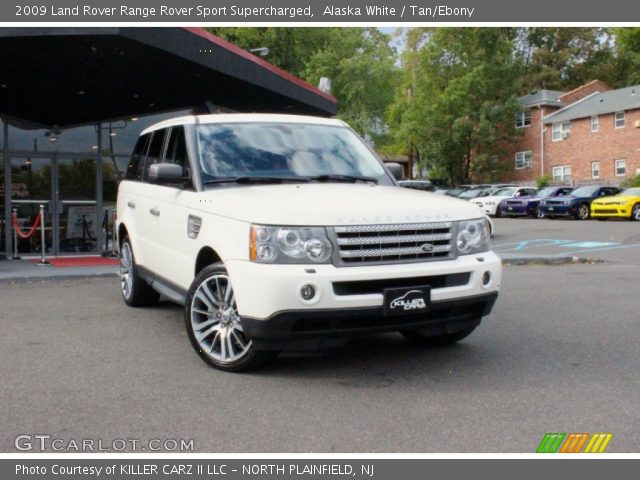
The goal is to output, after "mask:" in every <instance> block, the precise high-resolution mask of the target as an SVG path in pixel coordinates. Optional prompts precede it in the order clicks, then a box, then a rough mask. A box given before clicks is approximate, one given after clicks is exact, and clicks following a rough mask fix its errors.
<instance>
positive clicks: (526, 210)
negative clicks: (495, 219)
mask: <svg viewBox="0 0 640 480" xmlns="http://www.w3.org/2000/svg"><path fill="white" fill-rule="evenodd" d="M534 210H535V206H533V207H529V206H527V205H501V206H500V213H501V214H502V215H503V216H505V217H523V216H524V217H526V216H529V215H532V214H533V211H534Z"/></svg>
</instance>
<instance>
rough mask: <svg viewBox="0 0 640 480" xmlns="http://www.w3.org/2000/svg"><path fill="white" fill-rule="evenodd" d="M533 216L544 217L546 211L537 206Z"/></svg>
mask: <svg viewBox="0 0 640 480" xmlns="http://www.w3.org/2000/svg"><path fill="white" fill-rule="evenodd" d="M533 218H544V212H543V211H542V210H541V209H540V208H539V207H536V209H535V211H534V212H533Z"/></svg>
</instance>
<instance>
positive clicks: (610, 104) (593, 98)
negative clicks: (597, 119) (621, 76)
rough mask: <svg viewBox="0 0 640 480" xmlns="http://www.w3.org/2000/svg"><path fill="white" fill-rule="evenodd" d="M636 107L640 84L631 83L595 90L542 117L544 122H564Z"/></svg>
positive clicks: (638, 106)
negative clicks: (624, 86)
mask: <svg viewBox="0 0 640 480" xmlns="http://www.w3.org/2000/svg"><path fill="white" fill-rule="evenodd" d="M637 108H640V85H633V86H630V87H626V88H620V89H618V90H609V91H607V92H595V93H593V94H592V95H589V96H588V97H585V98H583V99H582V100H578V101H577V102H575V103H572V104H571V105H568V106H567V107H566V108H563V109H562V110H558V111H557V112H554V113H552V114H550V115H547V116H546V117H544V123H556V122H566V121H569V120H574V119H576V118H585V117H591V116H594V115H604V114H607V113H614V112H620V111H623V110H634V109H637Z"/></svg>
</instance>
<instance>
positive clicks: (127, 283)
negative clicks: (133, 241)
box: [120, 242, 133, 298]
mask: <svg viewBox="0 0 640 480" xmlns="http://www.w3.org/2000/svg"><path fill="white" fill-rule="evenodd" d="M120 289H121V290H122V295H124V298H130V297H131V291H132V289H133V255H132V254H131V245H129V242H124V243H123V244H122V252H121V254H120Z"/></svg>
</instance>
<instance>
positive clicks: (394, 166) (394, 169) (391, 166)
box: [384, 162, 404, 180]
mask: <svg viewBox="0 0 640 480" xmlns="http://www.w3.org/2000/svg"><path fill="white" fill-rule="evenodd" d="M384 166H385V167H387V171H388V172H389V173H390V174H391V175H393V178H395V179H396V180H402V179H403V178H404V170H403V168H402V165H400V164H399V163H395V162H389V163H385V164H384Z"/></svg>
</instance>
